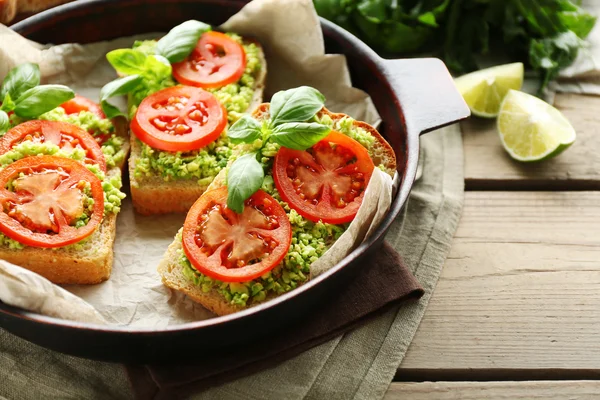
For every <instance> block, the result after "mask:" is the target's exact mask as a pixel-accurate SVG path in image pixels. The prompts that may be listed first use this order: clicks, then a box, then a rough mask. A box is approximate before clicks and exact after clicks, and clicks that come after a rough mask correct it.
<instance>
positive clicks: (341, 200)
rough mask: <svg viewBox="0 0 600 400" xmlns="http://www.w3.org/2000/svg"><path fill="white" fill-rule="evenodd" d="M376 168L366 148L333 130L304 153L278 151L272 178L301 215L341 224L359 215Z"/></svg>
mask: <svg viewBox="0 0 600 400" xmlns="http://www.w3.org/2000/svg"><path fill="white" fill-rule="evenodd" d="M373 168H375V166H374V165H373V161H372V160H371V157H369V153H368V152H367V149H365V148H364V147H363V146H362V145H361V144H360V143H358V142H357V141H356V140H354V139H352V138H350V137H348V136H346V135H344V134H341V133H339V132H335V131H334V132H331V133H330V134H329V135H328V136H327V137H326V138H325V139H323V140H321V141H320V142H319V143H317V144H315V145H314V146H313V147H312V148H310V149H308V150H305V151H299V150H291V149H288V148H286V147H282V148H281V149H279V151H278V152H277V155H275V163H274V166H273V179H274V180H275V186H276V187H277V190H278V191H279V194H280V195H281V198H282V199H283V200H284V201H285V202H287V203H288V204H289V205H290V207H292V208H293V209H294V210H296V211H297V212H298V214H300V215H302V216H303V217H305V218H307V219H309V220H311V221H314V222H318V221H319V220H321V221H323V222H327V223H330V224H342V223H345V222H350V221H352V219H353V218H354V216H355V215H356V213H357V212H358V208H359V207H360V204H361V203H362V199H363V194H364V191H365V189H366V188H367V185H368V183H369V180H370V179H371V174H372V173H373Z"/></svg>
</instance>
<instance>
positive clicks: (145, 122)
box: [131, 86, 227, 152]
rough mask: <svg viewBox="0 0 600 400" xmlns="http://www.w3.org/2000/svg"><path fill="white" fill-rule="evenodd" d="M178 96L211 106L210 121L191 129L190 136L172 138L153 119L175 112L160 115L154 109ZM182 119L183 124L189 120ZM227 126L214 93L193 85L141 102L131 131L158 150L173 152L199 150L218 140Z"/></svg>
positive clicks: (225, 114)
mask: <svg viewBox="0 0 600 400" xmlns="http://www.w3.org/2000/svg"><path fill="white" fill-rule="evenodd" d="M179 96H185V97H188V98H189V99H190V100H193V102H196V101H201V102H204V103H205V104H208V121H207V122H206V124H205V125H203V126H192V127H191V128H192V132H190V133H187V134H183V135H171V134H168V133H165V132H163V131H161V130H160V129H158V128H157V127H156V126H154V125H153V124H152V123H151V122H150V119H151V118H155V117H157V116H160V115H175V114H174V112H168V111H164V112H163V113H161V112H160V110H156V109H155V108H154V105H156V104H159V103H163V102H166V101H168V99H169V98H172V97H179ZM186 110H187V108H186ZM180 114H181V113H180ZM180 117H181V115H180ZM181 118H183V119H185V120H186V121H184V122H188V123H189V121H190V119H189V118H186V117H181ZM226 126H227V110H226V109H225V107H224V106H223V105H222V104H221V103H219V101H218V100H217V99H216V97H214V96H213V95H212V94H211V93H209V92H207V91H205V90H203V89H200V88H195V87H191V86H174V87H170V88H166V89H163V90H160V91H158V92H156V93H153V94H151V95H150V96H148V97H146V98H145V99H144V100H143V101H142V102H141V103H140V106H139V107H138V109H137V111H136V113H135V116H134V117H133V119H132V120H131V131H132V132H133V133H134V134H135V136H137V138H138V139H140V140H141V141H142V142H144V143H146V144H147V145H148V146H150V147H153V148H155V149H159V150H164V151H171V152H178V151H191V150H198V149H200V148H202V147H204V146H206V145H208V144H209V143H211V142H213V141H215V140H217V139H218V138H219V136H220V135H221V133H222V132H223V130H224V129H225V127H226Z"/></svg>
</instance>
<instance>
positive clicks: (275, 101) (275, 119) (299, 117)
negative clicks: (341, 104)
mask: <svg viewBox="0 0 600 400" xmlns="http://www.w3.org/2000/svg"><path fill="white" fill-rule="evenodd" d="M324 104H325V96H323V95H322V94H321V92H319V91H318V90H317V89H314V88H311V87H308V86H300V87H298V88H295V89H289V90H285V91H281V92H277V93H275V94H274V95H273V98H272V99H271V123H272V124H273V125H275V126H277V125H279V124H283V123H286V122H303V121H307V120H309V119H311V118H312V117H314V116H315V114H316V113H317V112H319V111H320V110H321V108H323V105H324Z"/></svg>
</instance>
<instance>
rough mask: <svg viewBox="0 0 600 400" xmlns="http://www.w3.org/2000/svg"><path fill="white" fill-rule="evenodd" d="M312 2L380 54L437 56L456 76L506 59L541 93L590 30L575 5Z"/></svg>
mask: <svg viewBox="0 0 600 400" xmlns="http://www.w3.org/2000/svg"><path fill="white" fill-rule="evenodd" d="M313 1H314V4H315V8H316V10H317V12H318V13H319V15H321V16H322V17H324V18H327V19H329V20H331V21H333V22H335V23H337V24H339V25H340V26H342V27H343V28H345V29H347V30H349V31H350V32H352V33H354V34H355V35H357V36H359V37H360V38H361V39H363V40H364V41H365V42H366V43H367V44H369V45H370V46H371V47H373V48H374V49H375V50H377V51H379V52H381V53H384V54H394V55H398V54H399V53H413V52H432V51H433V52H438V53H439V54H440V56H441V57H442V58H443V59H444V61H445V62H446V64H447V65H448V66H449V67H450V68H451V69H452V70H454V71H455V72H458V73H464V72H469V71H472V70H475V69H478V64H477V59H478V58H479V56H481V55H486V54H491V53H494V54H501V55H508V56H509V57H510V58H511V60H512V61H523V62H529V65H530V66H531V67H533V68H534V69H535V70H537V71H538V72H539V73H540V80H541V89H543V88H544V87H545V85H546V84H547V83H548V81H549V80H551V79H553V78H554V77H556V75H557V73H558V71H559V70H560V69H562V68H565V67H567V66H568V65H570V64H571V63H572V62H573V60H574V59H575V58H576V57H577V53H578V51H579V49H581V48H582V47H583V46H584V45H585V42H584V40H583V39H585V38H586V37H587V36H588V34H589V33H590V32H591V30H592V28H593V27H594V25H595V23H596V16H593V15H591V14H590V13H588V12H586V11H585V10H584V9H582V8H581V7H579V5H578V4H579V1H577V0H313ZM575 37H577V38H579V39H580V40H579V41H576V40H575Z"/></svg>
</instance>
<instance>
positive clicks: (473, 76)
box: [454, 63, 523, 118]
mask: <svg viewBox="0 0 600 400" xmlns="http://www.w3.org/2000/svg"><path fill="white" fill-rule="evenodd" d="M454 82H455V83H456V87H457V88H458V91H459V92H460V94H462V96H463V97H464V99H465V102H466V103H467V105H468V106H469V108H470V109H471V112H472V113H473V114H474V115H477V116H478V117H484V118H494V117H496V116H497V115H498V111H499V110H500V104H502V100H504V97H505V96H506V94H507V93H508V91H509V90H511V89H514V90H520V89H521V86H522V85H523V64H522V63H514V64H505V65H499V66H497V67H492V68H486V69H482V70H480V71H476V72H472V73H470V74H467V75H463V76H461V77H459V78H456V79H455V81H454Z"/></svg>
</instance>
